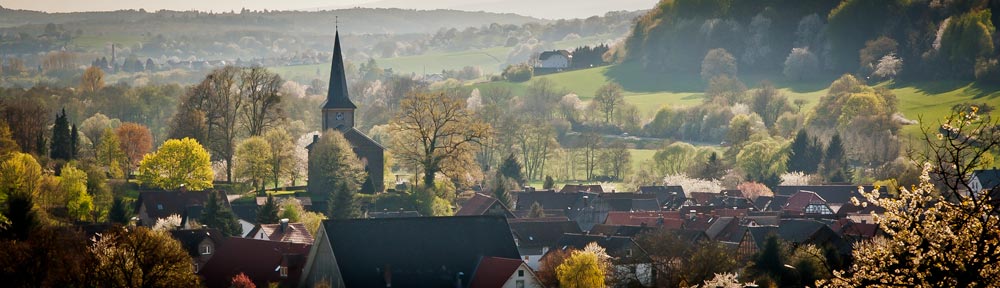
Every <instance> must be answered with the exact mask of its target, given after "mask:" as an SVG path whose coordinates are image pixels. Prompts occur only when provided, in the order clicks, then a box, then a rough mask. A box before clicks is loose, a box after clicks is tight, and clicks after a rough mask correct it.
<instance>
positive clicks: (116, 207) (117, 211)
mask: <svg viewBox="0 0 1000 288" xmlns="http://www.w3.org/2000/svg"><path fill="white" fill-rule="evenodd" d="M129 216H131V215H129V209H128V203H126V202H125V199H124V198H122V197H115V199H114V200H113V201H112V202H111V209H110V210H109V211H108V219H109V220H111V223H117V224H127V223H129V218H130V217H129Z"/></svg>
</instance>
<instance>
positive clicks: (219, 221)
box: [192, 191, 243, 237]
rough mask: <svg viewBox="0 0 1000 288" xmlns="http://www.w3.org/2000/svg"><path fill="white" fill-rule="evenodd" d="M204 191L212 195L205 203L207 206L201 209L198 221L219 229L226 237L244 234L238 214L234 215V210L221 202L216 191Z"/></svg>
mask: <svg viewBox="0 0 1000 288" xmlns="http://www.w3.org/2000/svg"><path fill="white" fill-rule="evenodd" d="M192 193H196V192H192ZM204 193H210V195H209V196H208V202H207V203H205V208H204V209H202V211H201V218H199V219H198V221H199V222H201V224H202V225H205V226H208V227H209V228H215V229H218V230H219V231H220V232H222V235H223V236H225V237H230V236H239V235H240V234H242V232H243V229H242V227H240V222H239V221H238V220H236V215H233V211H232V210H229V208H228V207H225V206H223V205H222V203H219V200H218V198H219V196H218V195H216V194H215V192H212V191H208V192H204ZM223 197H224V196H223Z"/></svg>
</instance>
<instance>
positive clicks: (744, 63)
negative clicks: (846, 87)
mask: <svg viewBox="0 0 1000 288" xmlns="http://www.w3.org/2000/svg"><path fill="white" fill-rule="evenodd" d="M998 9H1000V1H988V0H970V1H903V0H893V1H860V0H846V1H839V0H819V1H797V0H765V1H733V0H664V1H661V2H660V3H659V4H657V5H656V7H655V8H654V9H652V10H651V11H650V12H649V13H648V14H646V15H645V16H643V17H641V18H640V19H639V21H637V22H636V25H635V28H634V29H633V31H632V34H631V35H630V37H629V38H628V40H627V49H623V50H621V51H619V56H622V58H626V59H628V60H634V61H639V62H641V63H643V65H644V66H645V67H646V68H647V69H648V70H653V71H697V70H698V69H699V67H700V64H701V60H702V59H703V58H704V57H705V55H706V53H707V52H708V51H709V50H711V49H715V48H723V49H726V51H728V52H729V53H730V54H732V55H734V56H735V58H736V59H737V60H738V62H739V64H740V69H741V72H742V71H763V72H778V73H780V72H781V71H782V68H783V66H784V65H783V63H785V62H786V60H788V59H790V58H792V57H791V56H790V54H791V53H790V52H791V51H792V48H804V49H805V51H803V52H808V53H810V54H811V55H813V57H816V59H817V60H818V63H817V64H818V65H816V66H817V68H818V70H820V71H826V72H832V73H857V74H859V75H862V76H868V75H870V74H872V72H873V71H874V70H876V69H877V68H878V67H877V66H878V65H879V62H880V61H881V60H882V58H884V57H886V56H891V58H895V59H896V60H897V61H898V60H901V63H902V70H901V71H899V75H898V77H903V78H908V79H942V78H944V79H962V80H971V79H979V80H986V79H993V80H997V79H1000V78H998V77H997V75H998V74H1000V73H998V72H997V71H998V69H997V58H998V53H997V50H996V49H994V48H995V47H996V46H997V45H998V44H1000V43H998V39H997V37H996V29H995V26H996V24H997V23H998V22H1000V15H998V13H993V12H996V11H1000V10H998ZM626 50H627V53H626ZM626 54H627V55H626ZM890 60H891V59H890Z"/></svg>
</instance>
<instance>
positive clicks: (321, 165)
mask: <svg viewBox="0 0 1000 288" xmlns="http://www.w3.org/2000/svg"><path fill="white" fill-rule="evenodd" d="M309 163H312V164H311V165H312V169H310V172H309V181H315V182H318V184H317V185H318V186H317V187H323V188H324V189H329V190H327V191H320V193H329V194H330V196H331V197H329V198H328V199H327V204H328V205H329V207H327V208H328V211H327V212H328V214H327V216H329V217H330V218H331V219H344V218H348V217H350V215H352V214H353V213H352V212H351V211H353V210H351V209H354V205H353V201H354V195H355V194H356V193H357V192H358V191H359V190H360V189H361V183H362V182H363V181H364V179H365V170H364V166H363V164H361V160H358V156H357V155H356V154H354V150H352V149H351V145H350V143H348V142H347V139H345V138H344V135H343V134H341V133H340V132H339V131H336V130H327V131H326V132H323V136H320V137H319V140H318V141H316V142H315V143H313V147H312V152H311V153H309ZM310 183H313V182H310ZM310 185H311V184H310ZM345 201H346V203H344V202H345Z"/></svg>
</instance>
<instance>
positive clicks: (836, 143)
mask: <svg viewBox="0 0 1000 288" xmlns="http://www.w3.org/2000/svg"><path fill="white" fill-rule="evenodd" d="M844 156H845V154H844V143H843V141H841V140H840V134H835V135H833V138H831V139H830V144H828V145H827V146H826V152H824V153H823V175H824V176H826V179H827V180H828V181H830V182H845V181H847V169H846V167H847V161H846V159H845V158H844Z"/></svg>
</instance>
